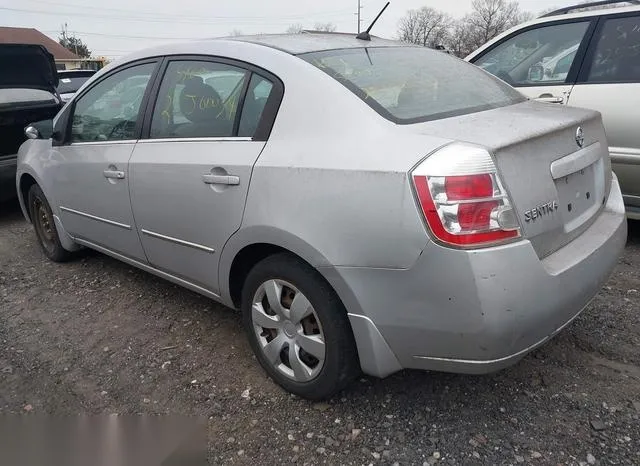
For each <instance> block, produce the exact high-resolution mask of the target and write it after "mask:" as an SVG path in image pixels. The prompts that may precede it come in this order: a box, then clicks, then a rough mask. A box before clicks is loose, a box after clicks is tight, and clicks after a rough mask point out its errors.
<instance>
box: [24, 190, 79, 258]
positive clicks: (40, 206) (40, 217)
mask: <svg viewBox="0 0 640 466" xmlns="http://www.w3.org/2000/svg"><path fill="white" fill-rule="evenodd" d="M28 202H29V213H30V215H31V222H32V223H33V226H34V228H35V230H36V236H37V237H38V242H39V243H40V247H41V248H42V251H43V252H44V254H45V256H47V257H48V258H49V259H51V260H52V261H54V262H65V261H67V260H69V259H70V258H71V257H72V254H71V253H70V252H69V251H67V250H66V249H64V248H63V247H62V244H61V243H60V237H59V236H58V231H57V230H56V224H55V222H54V220H53V212H51V206H50V205H49V203H48V202H47V198H46V197H45V195H44V193H43V192H42V189H41V188H40V186H38V185H37V184H34V185H33V186H31V189H29V199H28Z"/></svg>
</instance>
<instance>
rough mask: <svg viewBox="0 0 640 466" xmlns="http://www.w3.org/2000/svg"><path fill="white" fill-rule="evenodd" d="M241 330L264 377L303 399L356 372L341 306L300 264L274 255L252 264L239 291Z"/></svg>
mask: <svg viewBox="0 0 640 466" xmlns="http://www.w3.org/2000/svg"><path fill="white" fill-rule="evenodd" d="M242 312H243V320H244V325H245V329H246V331H247V334H248V337H249V342H250V344H251V347H252V349H253V351H254V352H255V354H256V357H257V358H258V361H260V364H261V365H262V367H263V368H264V369H265V370H266V371H267V373H268V374H269V376H270V377H271V378H272V379H273V380H274V381H275V382H277V383H278V384H279V385H280V386H282V387H283V388H284V389H286V390H288V391H289V392H291V393H294V394H296V395H299V396H301V397H303V398H308V399H314V400H317V399H324V398H328V397H330V396H332V395H334V394H335V393H337V392H338V391H340V390H342V389H343V388H345V387H346V386H347V384H349V382H351V381H352V380H353V378H354V377H355V376H357V374H358V371H359V364H358V357H357V350H356V346H355V341H354V338H353V333H352V331H351V326H350V324H349V320H348V318H347V313H346V311H345V309H344V306H343V305H342V302H341V301H340V299H339V298H338V296H337V295H336V293H335V292H334V291H333V289H332V288H331V287H330V286H329V284H328V283H327V282H326V281H324V279H323V278H322V277H321V276H320V275H319V274H318V272H317V271H315V270H314V269H313V268H312V267H310V266H309V265H307V264H306V263H304V262H302V261H300V260H298V259H296V258H294V257H292V256H289V255H287V254H278V255H274V256H271V257H268V258H266V259H265V260H263V261H262V262H260V263H258V264H257V265H256V266H255V267H254V268H253V269H252V270H251V272H250V273H249V276H248V277H247V280H246V281H245V284H244V287H243V291H242Z"/></svg>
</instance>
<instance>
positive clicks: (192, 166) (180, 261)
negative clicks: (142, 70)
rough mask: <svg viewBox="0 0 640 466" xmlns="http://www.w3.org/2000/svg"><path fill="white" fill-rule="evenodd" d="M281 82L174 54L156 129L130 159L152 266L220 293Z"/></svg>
mask: <svg viewBox="0 0 640 466" xmlns="http://www.w3.org/2000/svg"><path fill="white" fill-rule="evenodd" d="M282 90H283V87H282V84H281V83H280V82H279V81H278V80H277V78H275V77H273V76H272V75H270V74H269V73H266V72H264V71H262V70H258V69H254V68H252V67H250V66H249V65H247V64H239V63H235V62H233V61H229V60H224V59H209V58H204V57H184V58H179V57H172V58H170V59H167V60H166V63H165V65H164V72H163V78H162V81H161V82H159V86H158V88H157V90H156V91H154V94H155V95H156V98H155V103H154V102H150V105H149V107H148V109H147V118H146V121H145V130H144V131H145V134H146V135H147V137H146V138H145V139H144V140H141V141H140V142H139V143H138V144H137V145H136V147H135V150H134V152H133V155H132V157H131V162H130V173H131V203H132V207H133V213H134V216H135V219H136V224H137V226H138V233H139V235H140V238H141V241H142V245H143V247H144V251H145V253H146V255H147V257H148V259H149V262H150V263H151V265H153V266H154V267H156V268H158V269H160V270H163V271H166V272H169V273H171V274H172V275H175V276H177V277H180V278H182V279H185V280H187V281H189V282H191V283H192V284H195V285H197V286H200V287H202V288H204V289H206V290H208V291H210V292H213V293H217V292H218V272H217V271H218V260H219V254H220V252H221V250H222V247H223V246H224V244H225V242H226V241H227V239H228V238H229V237H230V236H231V235H232V234H233V233H234V232H235V231H236V230H237V229H238V228H239V226H240V222H241V220H242V215H243V210H244V204H245V199H246V196H247V191H248V188H249V181H250V179H251V172H252V169H253V165H254V163H255V162H256V160H257V159H258V156H259V155H260V153H261V152H262V149H263V148H264V146H265V144H266V140H267V137H268V135H269V132H270V130H271V125H272V124H273V120H274V118H275V114H276V111H277V108H278V106H279V102H280V98H281V95H282Z"/></svg>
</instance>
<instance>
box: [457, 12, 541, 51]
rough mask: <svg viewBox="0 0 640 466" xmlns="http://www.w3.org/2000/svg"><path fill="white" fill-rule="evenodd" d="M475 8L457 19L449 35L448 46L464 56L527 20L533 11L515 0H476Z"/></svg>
mask: <svg viewBox="0 0 640 466" xmlns="http://www.w3.org/2000/svg"><path fill="white" fill-rule="evenodd" d="M472 7H473V11H472V12H471V13H469V14H468V15H466V16H465V17H464V18H462V19H461V20H459V21H457V22H456V23H455V24H454V26H453V29H452V33H451V35H450V41H449V48H450V49H451V50H452V51H453V52H454V53H455V54H456V55H457V56H459V57H465V56H467V55H468V54H469V53H471V52H473V51H474V50H475V49H477V48H478V47H480V46H481V45H483V44H484V43H486V42H488V41H490V40H491V39H493V38H494V37H496V36H497V35H499V34H502V33H503V32H504V31H506V30H507V29H510V28H512V27H513V26H515V25H517V24H520V23H521V22H523V21H528V20H529V19H531V18H532V16H533V15H532V14H531V13H529V12H525V11H522V10H521V9H520V5H519V4H518V2H516V1H507V0H473V3H472Z"/></svg>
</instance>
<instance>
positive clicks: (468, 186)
mask: <svg viewBox="0 0 640 466" xmlns="http://www.w3.org/2000/svg"><path fill="white" fill-rule="evenodd" d="M411 176H412V179H413V183H414V187H415V190H416V193H417V197H418V201H419V204H420V207H421V209H422V213H423V215H424V217H425V219H426V221H427V224H428V225H429V228H430V229H431V231H432V232H433V234H434V235H435V236H436V238H437V239H438V240H440V241H441V242H444V243H447V244H451V245H457V246H474V245H479V246H488V245H492V244H497V243H501V242H504V241H506V240H509V239H513V238H518V237H519V236H520V228H519V226H518V224H517V220H516V216H515V215H514V212H513V209H512V206H511V202H510V200H509V197H508V195H507V192H506V190H505V189H504V187H503V185H502V182H501V181H500V178H499V177H498V174H497V172H496V168H495V165H494V163H493V159H492V158H491V155H490V154H489V153H488V152H487V151H486V150H484V149H482V148H478V147H474V146H469V145H464V144H452V145H449V146H446V147H445V148H444V149H441V150H440V151H438V152H436V153H435V154H433V155H431V156H430V157H428V158H427V159H425V160H424V161H423V162H422V163H421V164H420V165H419V166H418V167H416V168H415V169H414V171H413V172H412V174H411Z"/></svg>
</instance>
